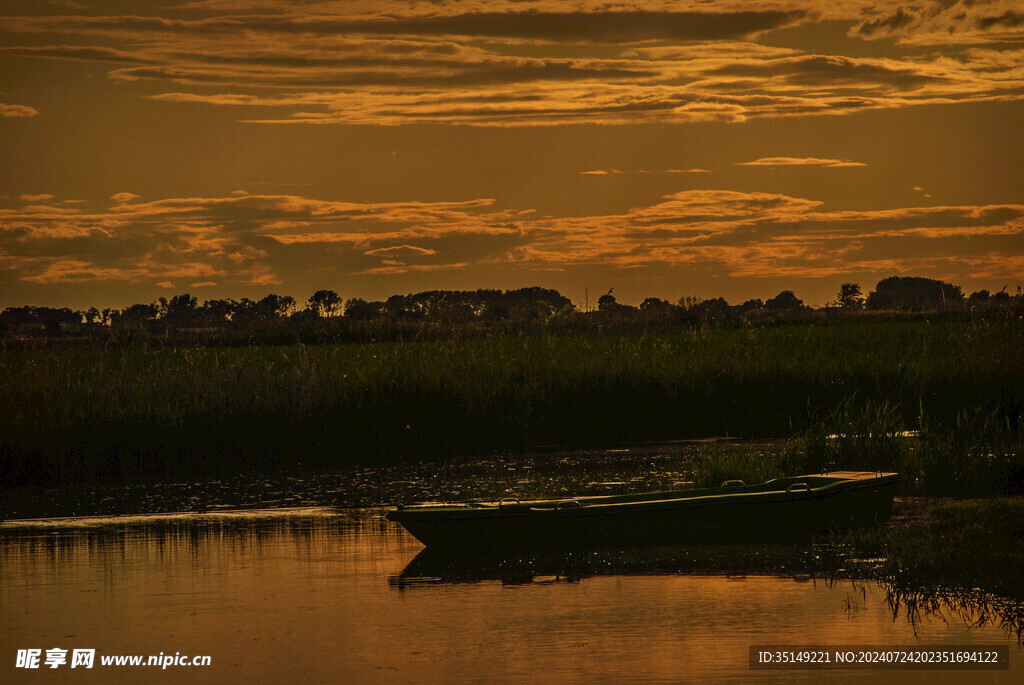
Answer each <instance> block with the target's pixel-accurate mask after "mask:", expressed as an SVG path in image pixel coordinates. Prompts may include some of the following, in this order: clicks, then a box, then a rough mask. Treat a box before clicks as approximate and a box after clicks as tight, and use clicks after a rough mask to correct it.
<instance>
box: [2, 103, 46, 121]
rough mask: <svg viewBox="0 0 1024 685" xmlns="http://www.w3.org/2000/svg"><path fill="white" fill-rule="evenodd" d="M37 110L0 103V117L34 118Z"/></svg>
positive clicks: (37, 114) (37, 112)
mask: <svg viewBox="0 0 1024 685" xmlns="http://www.w3.org/2000/svg"><path fill="white" fill-rule="evenodd" d="M36 116H39V110H37V109H36V108H35V107H28V106H26V105H7V104H4V103H2V102H0V117H36Z"/></svg>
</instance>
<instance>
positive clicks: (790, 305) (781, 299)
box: [764, 290, 804, 311]
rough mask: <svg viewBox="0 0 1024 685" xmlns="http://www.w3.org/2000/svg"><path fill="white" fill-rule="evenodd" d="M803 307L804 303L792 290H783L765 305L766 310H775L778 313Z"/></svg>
mask: <svg viewBox="0 0 1024 685" xmlns="http://www.w3.org/2000/svg"><path fill="white" fill-rule="evenodd" d="M803 306H804V301H803V300H801V299H800V298H798V297H797V296H796V295H794V294H793V291H792V290H783V291H782V292H781V293H779V294H778V295H776V296H775V297H773V298H771V299H770V300H768V301H767V302H765V303H764V308H765V309H774V310H776V311H785V310H792V309H800V307H803Z"/></svg>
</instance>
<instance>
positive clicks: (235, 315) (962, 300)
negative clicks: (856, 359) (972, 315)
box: [0, 276, 1024, 340]
mask: <svg viewBox="0 0 1024 685" xmlns="http://www.w3.org/2000/svg"><path fill="white" fill-rule="evenodd" d="M1007 308H1013V309H1016V308H1024V295H1022V294H1021V292H1020V288H1019V287H1018V289H1017V293H1016V294H1015V295H1010V294H1009V293H1007V292H1006V287H1004V288H1003V289H1002V290H1000V291H999V292H996V293H990V292H989V291H988V290H979V291H976V292H974V293H971V294H970V295H969V296H965V295H964V293H963V291H962V289H961V288H960V286H957V285H953V284H951V283H945V282H942V281H939V280H935V279H930V278H921V277H905V276H893V277H890V278H886V279H883V280H881V281H879V282H878V283H877V284H876V286H875V289H874V290H872V291H871V292H869V293H868V294H867V295H866V296H865V295H864V294H863V292H862V290H861V287H860V285H859V284H857V283H843V284H842V285H841V286H840V289H839V291H838V292H837V293H836V296H835V299H834V300H833V301H832V302H830V303H829V304H828V305H826V306H825V307H821V308H818V309H814V308H811V307H808V306H806V305H805V304H804V302H803V300H801V299H800V298H798V297H797V296H796V295H795V294H794V293H793V291H791V290H783V291H781V292H780V293H779V294H777V295H776V296H775V297H772V298H769V299H768V300H761V299H750V300H747V301H745V302H742V303H739V304H735V305H733V304H729V302H727V301H726V300H725V299H724V298H722V297H716V298H709V299H705V298H700V297H692V296H684V297H681V298H679V299H678V300H677V301H676V302H671V301H669V300H665V299H661V298H656V297H649V298H647V299H645V300H644V301H643V302H642V303H641V304H640V305H639V306H638V307H635V306H632V305H627V304H621V303H619V302H618V301H617V300H616V298H615V296H614V294H613V291H612V290H609V291H608V292H607V293H606V294H604V295H602V296H601V297H599V298H598V300H597V303H596V307H595V308H594V309H589V308H584V310H583V311H581V310H580V309H579V308H577V307H576V306H575V305H573V303H572V302H571V301H570V300H569V298H567V297H565V296H564V295H562V294H561V293H560V292H558V291H557V290H554V289H550V288H541V287H537V286H534V287H528V288H518V289H513V290H497V289H478V290H429V291H424V292H420V293H415V294H409V295H392V296H391V297H389V298H387V299H386V300H382V301H367V300H364V299H362V298H358V297H356V298H350V299H348V300H345V299H343V298H342V297H341V296H340V295H339V294H338V293H337V292H335V291H333V290H318V291H316V292H315V293H313V294H312V295H311V296H310V297H309V299H308V300H306V302H305V303H303V306H301V307H300V306H299V303H298V302H297V301H296V300H295V298H293V297H291V296H288V295H276V294H268V295H267V296H265V297H263V298H261V299H259V300H252V299H249V298H247V297H243V298H241V299H240V300H235V299H210V300H206V301H204V302H202V303H200V302H199V300H198V298H196V297H194V296H192V295H190V294H187V293H185V294H180V295H175V296H173V297H171V298H170V299H167V298H163V297H161V298H159V299H158V300H157V301H155V302H150V303H148V304H132V305H130V306H128V307H125V308H123V309H112V308H107V309H102V310H100V309H97V308H96V307H90V308H89V309H86V310H73V309H70V308H68V307H61V308H53V307H34V306H28V305H26V306H18V307H8V308H6V309H4V310H3V311H2V312H0V336H4V337H8V338H10V337H29V338H31V337H47V338H52V337H75V336H78V337H100V338H103V337H108V338H111V339H114V340H118V339H132V338H140V337H141V338H150V337H154V336H161V335H162V336H165V337H167V336H170V335H171V334H172V333H173V334H175V335H182V334H184V335H193V336H195V335H199V336H206V337H210V336H217V335H222V334H230V333H236V334H237V333H249V334H251V333H259V334H263V335H264V337H268V336H269V337H271V338H272V337H273V335H272V334H273V333H274V332H279V333H284V332H300V333H301V332H306V333H310V332H314V333H315V332H316V331H320V332H324V331H329V330H331V329H332V328H333V329H341V328H344V327H348V328H349V329H351V331H356V330H358V331H361V332H362V333H363V334H365V335H363V336H362V337H367V335H369V336H370V337H371V338H372V333H373V330H374V328H376V329H377V332H378V333H381V334H384V333H387V330H388V329H390V330H391V332H392V333H393V334H394V335H391V336H390V337H398V338H402V337H404V334H408V333H415V332H416V331H417V329H427V328H432V329H434V332H435V333H440V332H443V331H445V330H448V331H452V330H455V329H460V328H462V329H467V330H470V329H472V330H477V331H487V330H494V331H498V332H503V331H504V332H515V331H521V330H522V329H524V328H537V327H542V328H550V329H555V330H558V329H566V330H571V329H580V330H586V329H587V328H588V327H594V326H597V327H598V328H602V327H605V326H608V325H616V324H617V325H618V326H619V327H623V326H625V327H628V325H630V324H663V325H672V324H678V323H687V322H702V323H709V322H727V321H733V320H739V319H745V320H755V321H756V320H766V321H771V320H787V319H788V320H791V319H794V318H800V317H801V316H808V315H810V314H811V313H812V312H818V313H825V314H830V313H837V312H838V313H844V314H848V313H852V312H861V311H864V312H869V311H874V312H897V313H899V312H906V313H919V312H993V311H1004V310H1006V309H1007ZM396 331H397V333H396ZM355 337H357V338H358V337H359V336H358V335H357V336H355ZM378 337H383V338H387V337H389V336H388V335H382V336H378Z"/></svg>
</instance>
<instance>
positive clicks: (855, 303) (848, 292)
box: [837, 283, 864, 309]
mask: <svg viewBox="0 0 1024 685" xmlns="http://www.w3.org/2000/svg"><path fill="white" fill-rule="evenodd" d="M837 301H838V302H839V306H840V307H842V308H843V309H861V308H862V307H863V306H864V297H863V296H861V293H860V286H859V285H858V284H856V283H843V284H842V285H841V286H839V295H838V297H837Z"/></svg>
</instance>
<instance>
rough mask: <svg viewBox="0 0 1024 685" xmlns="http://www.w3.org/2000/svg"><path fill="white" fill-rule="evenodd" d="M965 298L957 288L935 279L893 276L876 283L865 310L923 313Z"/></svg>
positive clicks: (958, 287)
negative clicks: (899, 310)
mask: <svg viewBox="0 0 1024 685" xmlns="http://www.w3.org/2000/svg"><path fill="white" fill-rule="evenodd" d="M963 298H964V293H963V291H962V290H961V289H960V286H958V285H953V284H952V283H943V282H942V281H937V280H935V279H934V278H920V277H916V276H892V277H890V278H886V279H883V280H881V281H879V282H878V285H876V286H875V289H874V290H873V291H872V292H871V293H870V294H869V295H868V299H867V308H868V309H906V310H910V311H924V310H928V309H940V308H945V307H947V306H949V305H951V304H954V303H957V302H959V301H960V300H962V299H963Z"/></svg>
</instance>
